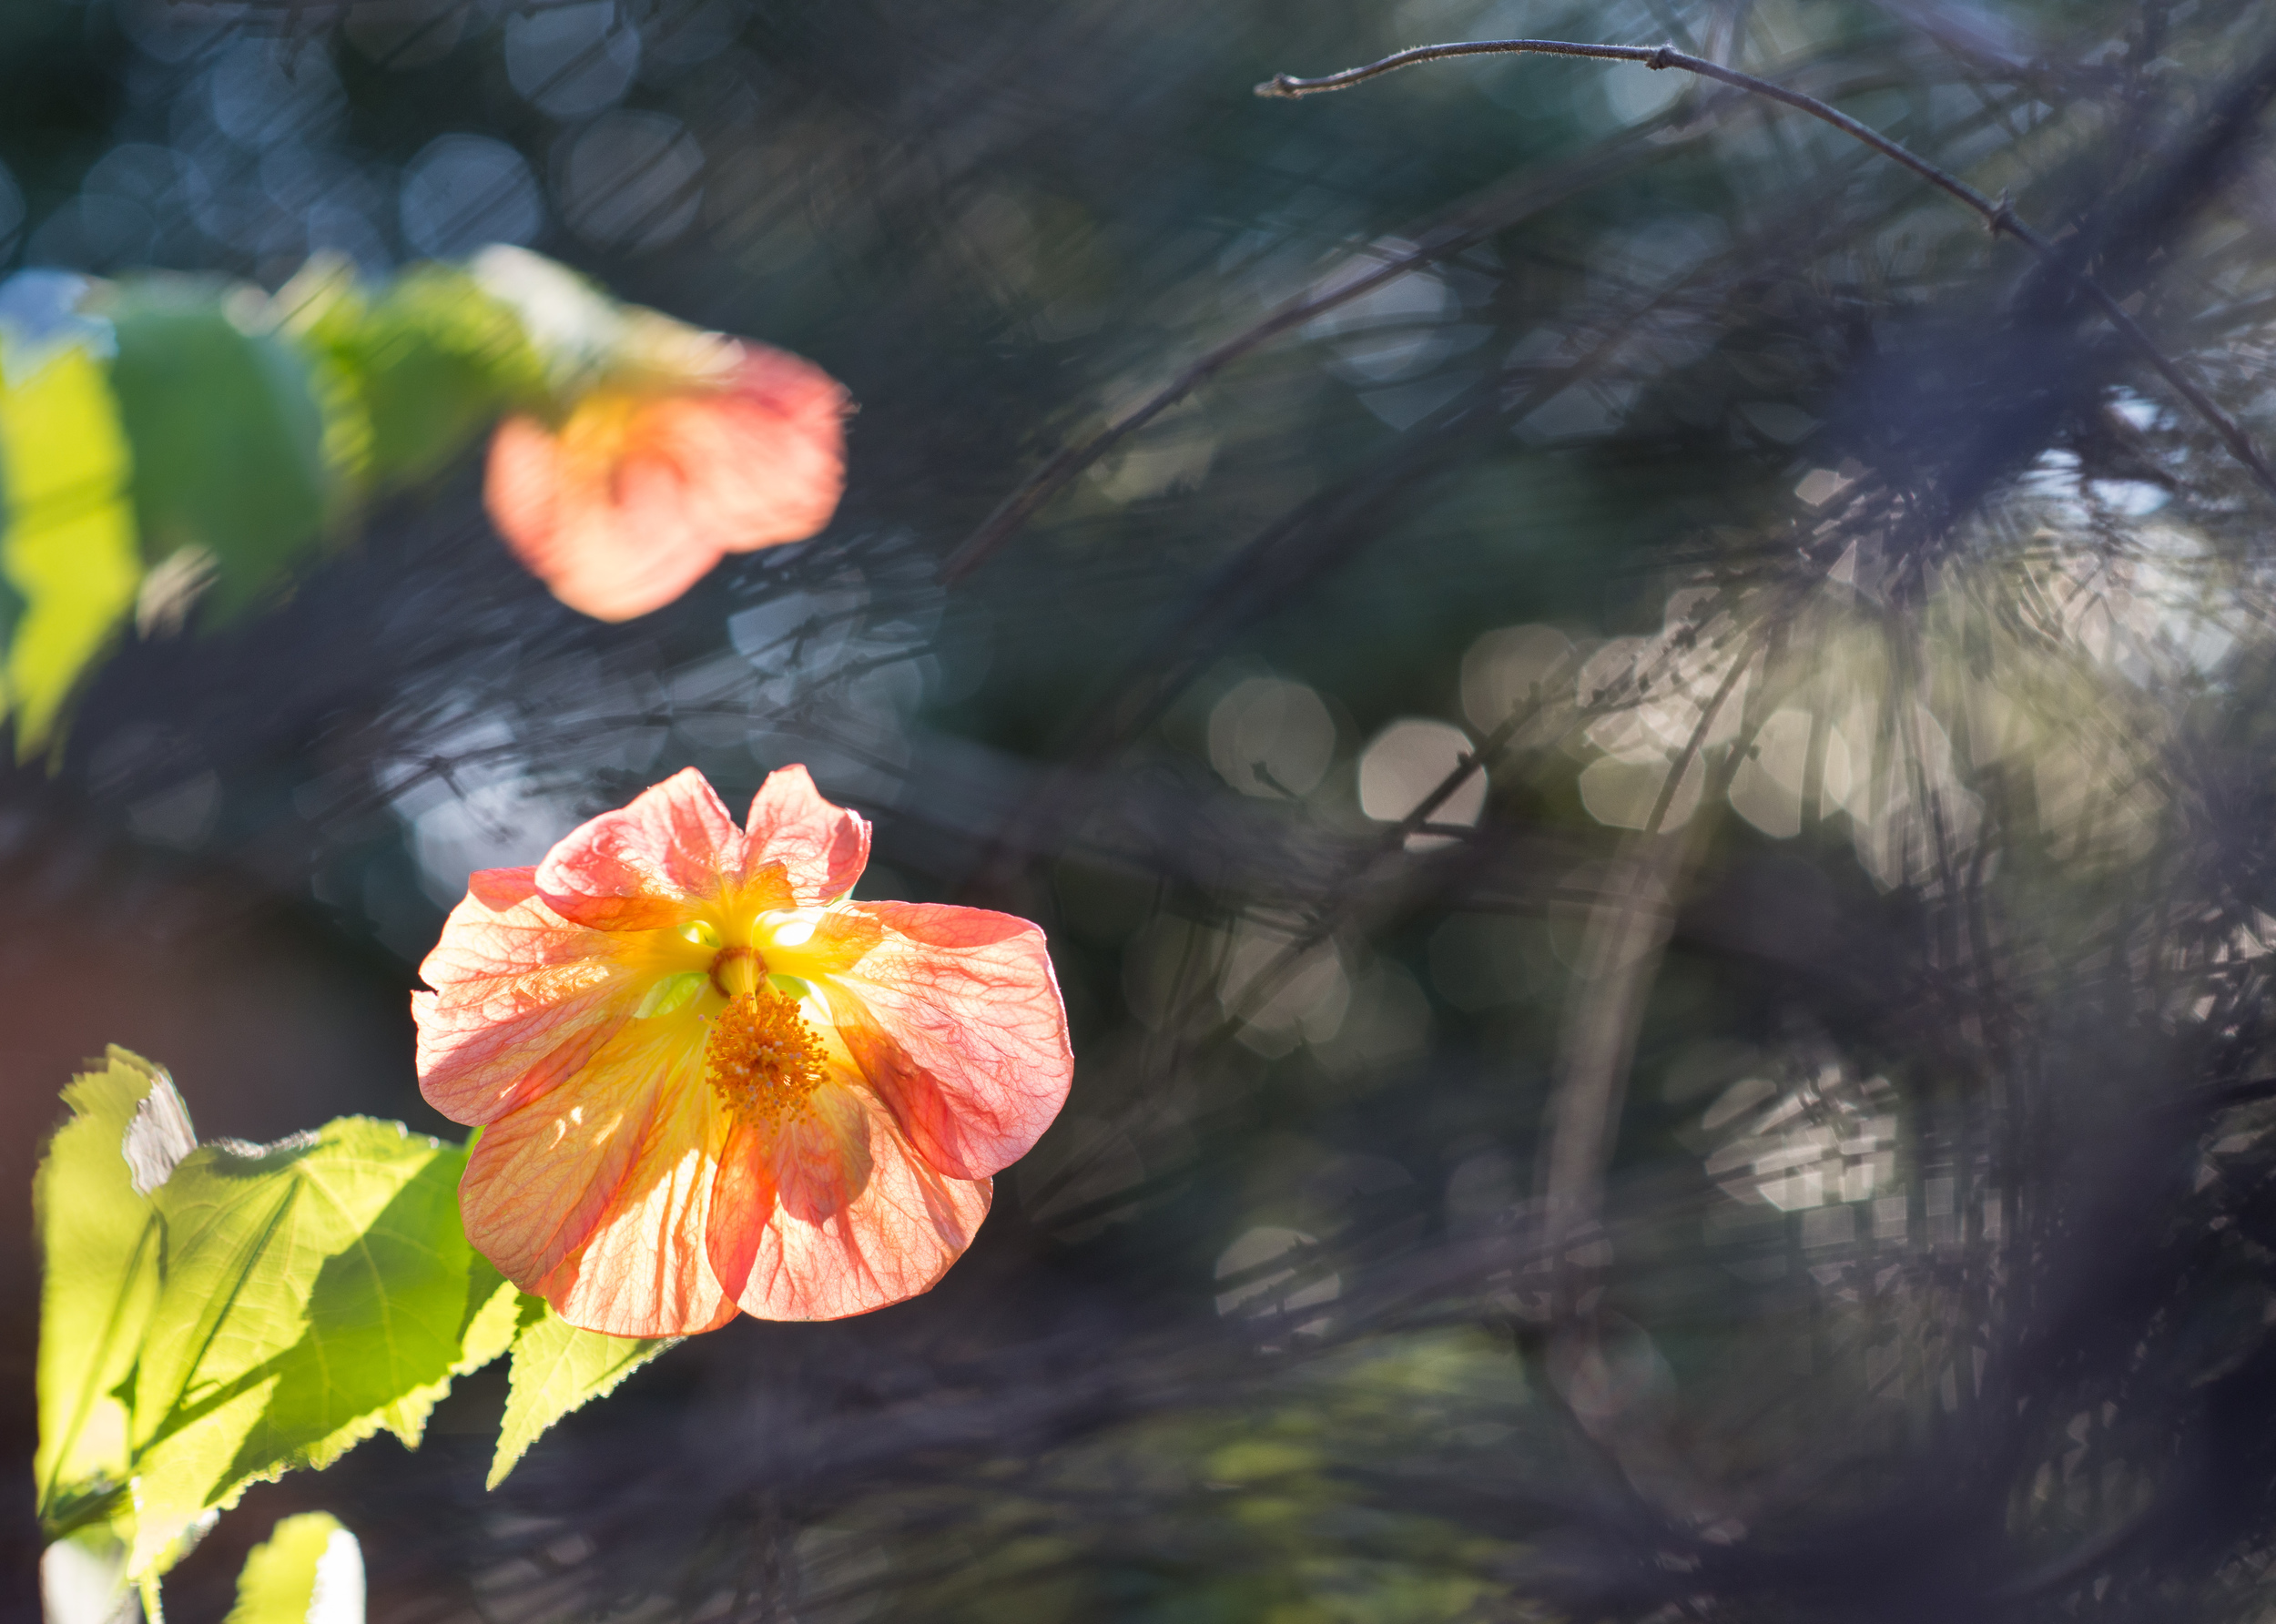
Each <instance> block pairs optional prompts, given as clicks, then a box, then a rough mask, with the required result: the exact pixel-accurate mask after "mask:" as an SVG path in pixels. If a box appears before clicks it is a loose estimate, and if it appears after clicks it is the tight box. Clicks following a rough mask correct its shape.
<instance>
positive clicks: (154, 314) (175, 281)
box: [103, 277, 352, 619]
mask: <svg viewBox="0 0 2276 1624" xmlns="http://www.w3.org/2000/svg"><path fill="white" fill-rule="evenodd" d="M103 313H104V314H106V315H107V316H108V317H109V318H110V320H111V322H112V326H113V328H114V330H115V331H116V332H117V343H118V359H117V361H116V362H115V363H113V366H112V370H111V387H112V389H113V391H115V392H116V393H117V399H118V411H119V419H120V421H121V422H122V423H123V425H124V426H125V429H126V435H127V443H128V444H129V445H130V446H132V447H133V451H134V466H135V479H134V502H135V513H136V515H137V519H138V521H139V523H140V525H141V532H142V537H143V546H144V549H145V551H146V553H147V555H148V557H149V558H150V560H151V561H152V562H154V563H155V562H157V560H159V559H161V558H164V557H166V556H168V554H171V553H178V552H181V551H182V550H184V549H186V548H191V547H196V548H199V549H201V550H202V551H203V552H204V553H206V554H208V556H210V558H211V559H212V560H213V562H214V564H215V569H216V573H215V577H214V581H213V584H212V586H211V588H210V590H209V591H208V594H207V603H208V606H209V608H210V609H211V611H212V612H213V613H214V614H217V615H218V616H219V617H221V618H223V619H227V618H229V617H231V616H234V615H237V614H242V613H243V612H245V611H246V610H247V609H249V608H251V607H253V606H255V605H256V604H259V602H261V601H262V599H263V598H264V597H265V596H266V595H267V594H269V592H270V591H271V589H272V588H274V587H275V586H276V585H277V584H279V582H280V581H281V579H282V577H283V575H284V573H285V571H286V570H287V569H288V568H289V567H290V565H292V564H293V563H296V562H297V561H298V560H299V559H300V556H301V555H302V554H303V553H307V552H309V551H310V550H311V549H312V548H313V547H314V546H315V545H316V544H317V543H319V542H320V541H321V540H322V539H324V537H325V535H326V533H327V532H328V529H329V528H330V527H333V526H336V525H337V523H338V522H339V521H340V519H341V518H342V517H343V515H344V513H345V510H346V501H347V498H348V496H349V494H350V492H349V490H348V488H347V485H348V481H349V478H350V475H351V472H352V471H351V470H349V469H345V468H336V467H335V466H334V464H333V455H336V454H339V453H340V450H341V448H340V435H338V434H337V433H335V434H333V435H332V436H331V440H332V443H331V445H330V448H329V450H330V453H332V454H328V445H327V428H328V425H327V421H326V412H325V410H324V402H323V401H322V400H321V398H320V395H321V392H322V391H320V379H319V378H318V376H317V375H316V373H315V371H314V370H313V369H312V368H311V366H310V361H309V358H308V357H307V356H306V355H305V354H303V353H302V352H301V351H300V350H299V348H298V347H297V346H295V345H293V344H292V343H291V342H290V341H289V340H286V339H284V338H282V337H281V336H279V335H278V334H276V333H273V332H269V331H264V330H261V328H262V326H263V322H264V318H265V316H266V311H265V301H263V300H262V299H260V296H259V291H258V290H257V289H230V288H229V287H227V286H226V285H223V284H216V283H212V282H207V281H199V280H193V279H188V278H181V277H151V278H146V279H141V280H138V281H135V282H130V283H127V284H123V285H122V286H121V287H120V288H119V289H117V292H116V294H115V295H114V297H113V299H112V301H111V302H110V303H109V304H108V305H107V307H106V308H105V310H104V312H103ZM351 438H352V437H351Z"/></svg>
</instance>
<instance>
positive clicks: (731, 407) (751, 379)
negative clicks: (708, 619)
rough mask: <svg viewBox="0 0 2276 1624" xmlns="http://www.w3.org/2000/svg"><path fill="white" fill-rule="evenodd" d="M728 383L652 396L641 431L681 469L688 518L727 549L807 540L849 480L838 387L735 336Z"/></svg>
mask: <svg viewBox="0 0 2276 1624" xmlns="http://www.w3.org/2000/svg"><path fill="white" fill-rule="evenodd" d="M739 350H740V352H741V359H740V361H739V364H737V367H736V369H735V370H734V373H733V375H732V378H731V381H730V382H729V383H728V386H727V388H726V391H723V392H722V393H719V394H716V395H681V396H676V397H669V398H666V399H665V400H662V401H657V402H656V404H655V406H654V407H652V408H651V409H650V411H649V412H648V413H647V414H646V415H645V418H644V420H643V421H642V423H641V425H640V431H641V434H642V437H643V439H644V440H645V442H646V443H647V444H648V445H650V446H652V447H654V448H655V451H656V452H657V453H658V454H661V455H667V456H668V457H669V458H670V459H671V461H672V462H673V463H674V464H675V465H676V466H677V467H679V468H682V469H685V470H686V471H687V474H686V504H687V509H688V513H689V518H690V520H691V522H692V523H693V524H694V525H695V527H696V529H697V531H698V532H699V533H702V534H704V535H706V536H709V537H712V538H714V539H715V541H716V545H717V546H718V547H719V548H720V549H721V550H722V551H724V552H728V553H748V552H751V551H753V550H755V549H757V548H760V547H772V546H776V545H778V544H780V543H784V542H798V541H804V540H805V539H806V538H807V537H808V536H810V535H812V534H813V533H815V532H816V531H818V530H820V529H821V528H822V526H824V525H825V524H828V523H829V520H830V515H831V514H832V513H836V512H837V511H838V497H839V496H840V495H841V494H843V493H844V491H845V488H846V411H847V408H848V398H847V395H846V391H845V388H844V386H843V385H841V384H839V383H838V381H837V380H836V379H834V378H832V377H831V376H830V375H829V374H828V372H825V371H823V370H822V369H821V368H819V367H818V366H816V365H815V364H814V363H813V362H812V361H809V360H803V359H802V358H800V357H798V356H796V355H792V354H790V353H789V352H788V351H787V350H774V349H770V348H768V347H767V345H764V344H749V343H746V344H742V345H740V346H739Z"/></svg>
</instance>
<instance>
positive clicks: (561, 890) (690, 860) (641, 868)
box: [536, 766, 743, 930]
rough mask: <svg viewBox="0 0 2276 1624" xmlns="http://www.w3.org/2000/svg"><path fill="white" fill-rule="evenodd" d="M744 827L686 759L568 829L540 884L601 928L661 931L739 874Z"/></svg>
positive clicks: (556, 903)
mask: <svg viewBox="0 0 2276 1624" xmlns="http://www.w3.org/2000/svg"><path fill="white" fill-rule="evenodd" d="M742 872H743V833H742V831H741V830H740V829H738V828H737V827H735V819H734V817H733V816H732V815H730V814H729V813H728V811H727V809H726V805H725V803H723V802H722V801H721V800H720V799H719V797H718V795H717V793H716V791H715V790H713V788H712V787H711V784H710V781H709V780H708V779H706V777H705V776H703V774H702V773H700V772H698V771H697V770H696V768H694V767H692V766H691V767H683V768H682V769H681V770H680V771H678V772H676V773H675V774H673V775H672V776H670V777H668V778H666V779H665V780H664V782H663V783H661V784H658V785H655V786H654V787H650V788H648V789H645V790H643V791H642V792H641V793H640V795H639V796H638V797H635V799H634V801H633V802H632V804H631V805H630V806H628V807H621V808H619V809H618V810H616V811H615V812H604V813H602V814H601V815H600V816H599V817H595V818H594V819H593V820H592V821H591V822H590V823H586V824H584V825H581V826H580V827H577V828H575V829H573V830H572V831H570V833H569V834H567V835H566V836H564V837H563V838H562V841H561V843H560V844H559V845H558V846H556V847H554V848H553V850H551V851H550V852H547V853H546V854H545V860H544V862H542V863H540V864H539V865H538V866H537V878H536V884H537V889H538V892H539V894H540V895H541V896H543V897H544V898H545V900H546V902H547V903H548V904H549V905H551V907H552V908H553V909H554V912H556V913H558V914H560V915H561V916H562V917H563V918H564V919H572V920H574V921H575V922H576V923H578V924H580V925H589V926H591V927H593V928H594V929H596V930H654V929H663V928H664V927H666V926H669V925H675V924H679V923H681V922H683V921H685V920H686V919H687V918H688V917H689V913H690V909H691V908H692V906H693V905H695V904H696V903H698V902H704V901H710V900H713V899H715V898H719V897H720V896H722V895H723V894H724V893H725V892H726V889H727V888H729V887H730V886H732V885H734V884H736V883H737V882H738V881H739V880H740V879H741V877H742Z"/></svg>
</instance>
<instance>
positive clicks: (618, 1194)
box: [459, 1020, 727, 1336]
mask: <svg viewBox="0 0 2276 1624" xmlns="http://www.w3.org/2000/svg"><path fill="white" fill-rule="evenodd" d="M689 1030H690V1029H689V1025H688V1023H686V1022H681V1021H675V1020H655V1021H643V1022H639V1023H636V1024H635V1026H633V1027H632V1028H630V1029H627V1030H625V1031H624V1032H622V1033H620V1034H619V1036H618V1037H617V1038H616V1040H615V1041H613V1042H611V1043H610V1044H609V1045H608V1046H607V1048H605V1050H604V1051H602V1052H601V1053H600V1054H598V1055H596V1056H595V1057H594V1060H593V1061H592V1062H591V1063H589V1064H588V1065H587V1066H586V1067H585V1068H584V1070H583V1071H579V1072H577V1073H576V1074H575V1075H574V1077H572V1078H569V1079H568V1080H566V1081H564V1082H563V1083H562V1084H561V1085H559V1086H558V1087H556V1088H555V1089H554V1091H552V1092H551V1093H549V1094H546V1095H545V1096H544V1097H543V1098H541V1099H537V1100H534V1101H531V1102H530V1103H528V1104H526V1105H524V1106H523V1107H522V1108H521V1109H519V1110H517V1111H512V1112H509V1113H508V1114H507V1115H505V1116H503V1117H501V1118H500V1119H499V1120H498V1121H497V1122H493V1123H492V1124H491V1125H490V1127H489V1128H488V1129H487V1130H486V1131H485V1132H483V1137H482V1140H481V1142H479V1143H477V1144H476V1145H475V1147H474V1152H473V1154H472V1156H471V1157H470V1158H469V1159H468V1162H467V1168H466V1176H465V1178H464V1179H463V1180H462V1182H461V1183H460V1185H459V1208H460V1213H461V1216H462V1218H463V1219H464V1221H465V1224H466V1238H467V1239H468V1240H469V1241H471V1242H472V1243H473V1245H474V1248H475V1250H477V1251H478V1252H480V1253H482V1254H483V1256H485V1257H487V1258H489V1259H490V1261H491V1262H492V1263H493V1264H496V1265H497V1266H498V1269H499V1270H500V1272H501V1273H503V1274H504V1275H505V1276H506V1278H508V1279H509V1280H511V1281H513V1283H514V1284H516V1285H518V1286H520V1287H522V1289H523V1290H524V1291H530V1292H535V1293H537V1294H540V1295H542V1296H544V1298H545V1299H546V1300H547V1301H548V1302H550V1303H552V1304H553V1305H554V1311H555V1312H556V1313H558V1314H560V1315H561V1316H562V1317H563V1318H564V1319H565V1320H567V1321H568V1322H569V1323H570V1324H571V1325H579V1326H582V1327H584V1329H586V1330H589V1331H600V1332H605V1333H606V1334H607V1335H612V1336H678V1335H688V1334H690V1333H693V1332H695V1331H699V1330H706V1329H708V1328H709V1327H710V1326H711V1325H716V1324H717V1323H719V1321H720V1319H721V1318H722V1317H723V1316H722V1312H721V1311H722V1307H723V1305H725V1304H726V1303H727V1299H726V1294H724V1293H723V1292H722V1291H721V1290H720V1287H719V1283H718V1281H717V1279H716V1277H715V1276H714V1274H712V1270H711V1265H710V1264H709V1263H708V1262H707V1261H706V1257H705V1254H704V1233H705V1229H706V1223H707V1221H708V1212H709V1207H710V1202H711V1189H712V1184H713V1172H714V1168H715V1166H716V1162H717V1161H718V1156H719V1152H720V1151H721V1150H722V1149H723V1148H724V1145H725V1142H726V1128H727V1119H726V1112H725V1111H723V1110H722V1109H721V1108H720V1105H719V1102H718V1097H717V1095H716V1093H714V1092H713V1091H712V1089H711V1086H710V1084H709V1083H708V1082H706V1081H705V1079H704V1074H703V1052H702V1049H701V1047H700V1045H699V1044H696V1043H691V1041H690V1039H689Z"/></svg>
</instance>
